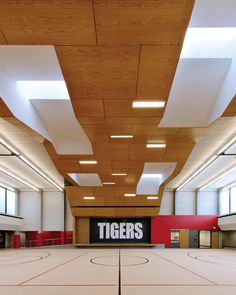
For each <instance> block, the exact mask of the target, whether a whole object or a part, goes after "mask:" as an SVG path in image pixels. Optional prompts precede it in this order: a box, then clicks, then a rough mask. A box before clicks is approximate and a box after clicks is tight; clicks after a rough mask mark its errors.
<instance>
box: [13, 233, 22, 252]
mask: <svg viewBox="0 0 236 295" xmlns="http://www.w3.org/2000/svg"><path fill="white" fill-rule="evenodd" d="M13 247H14V248H15V249H19V248H20V233H19V232H18V231H16V232H15V233H14V241H13Z"/></svg>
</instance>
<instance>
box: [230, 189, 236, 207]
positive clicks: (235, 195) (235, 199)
mask: <svg viewBox="0 0 236 295" xmlns="http://www.w3.org/2000/svg"><path fill="white" fill-rule="evenodd" d="M230 202H231V203H230V211H231V213H235V212H236V187H232V188H231V190H230Z"/></svg>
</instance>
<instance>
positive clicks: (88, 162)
mask: <svg viewBox="0 0 236 295" xmlns="http://www.w3.org/2000/svg"><path fill="white" fill-rule="evenodd" d="M79 163H80V164H81V165H95V164H97V161H94V160H92V161H90V160H89V161H79Z"/></svg>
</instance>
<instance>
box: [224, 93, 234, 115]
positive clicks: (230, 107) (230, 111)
mask: <svg viewBox="0 0 236 295" xmlns="http://www.w3.org/2000/svg"><path fill="white" fill-rule="evenodd" d="M234 116H236V95H235V96H234V97H233V99H232V100H231V101H230V103H229V105H228V106H227V108H226V110H225V111H224V113H223V115H222V117H234Z"/></svg>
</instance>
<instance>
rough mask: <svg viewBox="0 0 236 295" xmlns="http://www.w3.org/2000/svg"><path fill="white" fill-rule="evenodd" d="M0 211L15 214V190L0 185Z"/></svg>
mask: <svg viewBox="0 0 236 295" xmlns="http://www.w3.org/2000/svg"><path fill="white" fill-rule="evenodd" d="M0 213H3V214H9V215H16V192H14V191H11V190H8V189H6V188H4V187H1V186H0Z"/></svg>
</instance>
